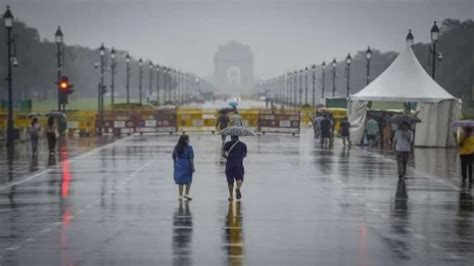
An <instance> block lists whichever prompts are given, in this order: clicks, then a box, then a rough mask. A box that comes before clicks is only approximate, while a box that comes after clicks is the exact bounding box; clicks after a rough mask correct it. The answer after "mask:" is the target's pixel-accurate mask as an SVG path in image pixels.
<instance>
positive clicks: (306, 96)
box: [304, 71, 308, 105]
mask: <svg viewBox="0 0 474 266" xmlns="http://www.w3.org/2000/svg"><path fill="white" fill-rule="evenodd" d="M304 104H305V105H307V104H308V71H305V73H304Z"/></svg>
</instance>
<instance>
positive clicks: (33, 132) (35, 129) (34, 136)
mask: <svg viewBox="0 0 474 266" xmlns="http://www.w3.org/2000/svg"><path fill="white" fill-rule="evenodd" d="M40 130H41V127H40V125H39V123H38V118H37V117H33V119H32V120H31V125H30V141H31V152H32V154H33V156H36V155H38V140H39V134H40V133H39V132H40Z"/></svg>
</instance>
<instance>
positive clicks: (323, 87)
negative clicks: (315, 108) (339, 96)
mask: <svg viewBox="0 0 474 266" xmlns="http://www.w3.org/2000/svg"><path fill="white" fill-rule="evenodd" d="M321 68H322V70H321V100H322V99H324V96H325V95H324V91H325V90H326V88H325V86H326V84H325V81H326V80H325V78H326V77H325V76H326V62H325V61H323V64H322V65H321Z"/></svg>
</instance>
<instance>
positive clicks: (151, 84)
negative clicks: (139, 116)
mask: <svg viewBox="0 0 474 266" xmlns="http://www.w3.org/2000/svg"><path fill="white" fill-rule="evenodd" d="M148 68H149V70H150V72H149V75H150V77H149V78H150V82H149V84H148V85H149V86H148V97H147V103H150V100H151V90H152V86H153V62H152V61H150V63H148Z"/></svg>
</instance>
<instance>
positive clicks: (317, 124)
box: [313, 113, 324, 139]
mask: <svg viewBox="0 0 474 266" xmlns="http://www.w3.org/2000/svg"><path fill="white" fill-rule="evenodd" d="M323 119H324V117H323V116H322V115H321V114H320V113H317V114H316V116H315V117H314V119H313V131H314V139H319V138H320V137H321V121H322V120H323Z"/></svg>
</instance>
